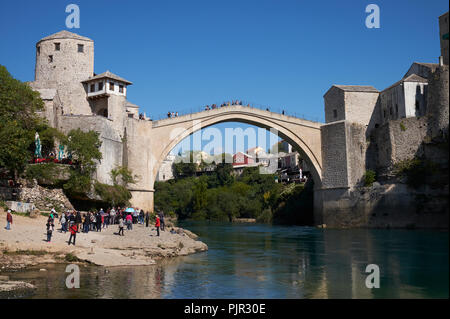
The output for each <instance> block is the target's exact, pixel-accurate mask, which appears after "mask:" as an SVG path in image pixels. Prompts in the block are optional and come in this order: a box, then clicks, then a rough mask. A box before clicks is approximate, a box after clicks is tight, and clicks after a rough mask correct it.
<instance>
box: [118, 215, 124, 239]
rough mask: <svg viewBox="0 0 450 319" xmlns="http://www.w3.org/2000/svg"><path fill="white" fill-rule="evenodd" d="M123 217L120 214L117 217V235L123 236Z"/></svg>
mask: <svg viewBox="0 0 450 319" xmlns="http://www.w3.org/2000/svg"><path fill="white" fill-rule="evenodd" d="M123 227H124V224H123V218H122V216H120V217H119V236H123Z"/></svg>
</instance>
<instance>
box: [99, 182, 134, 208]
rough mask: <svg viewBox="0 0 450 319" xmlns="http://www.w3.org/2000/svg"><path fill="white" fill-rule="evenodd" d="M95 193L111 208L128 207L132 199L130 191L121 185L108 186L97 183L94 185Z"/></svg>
mask: <svg viewBox="0 0 450 319" xmlns="http://www.w3.org/2000/svg"><path fill="white" fill-rule="evenodd" d="M94 190H95V193H96V194H97V195H98V196H100V197H101V199H102V201H104V202H105V203H108V204H109V205H111V206H117V205H119V206H128V205H129V201H130V199H131V193H130V191H129V190H128V189H127V188H126V187H124V186H121V185H113V186H111V185H107V184H102V183H99V182H96V183H95V184H94Z"/></svg>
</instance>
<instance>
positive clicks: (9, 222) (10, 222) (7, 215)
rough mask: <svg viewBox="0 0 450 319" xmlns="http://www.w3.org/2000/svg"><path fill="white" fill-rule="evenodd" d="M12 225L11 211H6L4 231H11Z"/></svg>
mask: <svg viewBox="0 0 450 319" xmlns="http://www.w3.org/2000/svg"><path fill="white" fill-rule="evenodd" d="M12 223H13V218H12V215H11V210H9V209H8V212H7V213H6V227H5V229H6V230H11V224H12Z"/></svg>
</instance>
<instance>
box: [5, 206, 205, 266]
mask: <svg viewBox="0 0 450 319" xmlns="http://www.w3.org/2000/svg"><path fill="white" fill-rule="evenodd" d="M0 220H3V221H4V220H6V214H5V213H4V212H3V211H1V212H0ZM46 220H47V219H46V217H43V216H39V217H37V218H29V217H23V216H17V215H13V225H12V227H11V230H6V229H5V228H4V226H3V225H1V229H0V274H1V271H6V270H13V269H21V268H25V267H28V266H31V265H38V264H44V263H46V264H48V263H66V262H87V263H91V264H95V265H99V266H141V265H151V264H154V263H155V260H158V259H161V258H167V257H176V256H184V255H189V254H193V253H196V252H202V251H206V250H207V249H208V246H207V245H206V244H205V243H203V242H201V241H198V240H196V235H195V234H193V233H191V232H189V231H187V230H184V229H181V228H177V227H174V230H175V231H176V232H177V233H171V232H170V231H169V229H167V228H166V231H161V232H160V234H161V236H159V237H158V236H156V230H155V229H154V227H148V228H147V227H145V226H144V225H137V224H136V225H133V230H129V231H126V230H125V232H124V234H125V236H119V235H118V234H117V233H118V226H117V225H113V226H110V227H109V228H106V229H103V230H102V231H101V232H89V233H87V234H84V233H79V234H77V238H76V246H73V245H70V246H69V245H68V240H69V236H70V234H69V233H61V232H60V231H59V228H60V225H59V224H58V222H56V224H55V231H54V232H53V236H52V241H51V242H50V243H48V242H47V241H46V227H45V224H46Z"/></svg>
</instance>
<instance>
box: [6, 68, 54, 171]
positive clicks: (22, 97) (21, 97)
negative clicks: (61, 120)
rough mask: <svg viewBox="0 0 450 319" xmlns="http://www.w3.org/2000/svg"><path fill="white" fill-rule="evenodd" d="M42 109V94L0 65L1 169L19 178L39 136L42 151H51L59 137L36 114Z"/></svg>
mask: <svg viewBox="0 0 450 319" xmlns="http://www.w3.org/2000/svg"><path fill="white" fill-rule="evenodd" d="M43 109H44V103H43V102H42V100H41V98H40V95H39V93H38V92H35V91H33V90H32V89H31V87H30V86H29V85H28V84H26V83H23V82H21V81H19V80H16V79H14V78H13V77H12V76H11V74H9V72H8V70H7V69H6V68H5V67H4V66H2V65H0V167H4V168H6V169H7V170H9V171H10V172H11V173H13V174H14V176H16V177H17V176H18V174H20V173H22V172H23V171H24V170H25V166H26V164H27V162H28V161H29V160H30V159H31V158H32V156H33V152H34V147H33V145H34V136H35V133H36V132H39V134H40V135H41V137H44V139H43V141H42V142H43V144H42V146H43V148H48V147H50V145H52V143H53V142H54V138H55V137H56V136H58V135H59V134H57V133H56V132H57V130H55V129H51V128H50V127H49V126H48V125H47V123H46V121H45V119H44V118H43V117H41V116H40V115H39V114H38V113H37V112H39V111H42V110H43Z"/></svg>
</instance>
